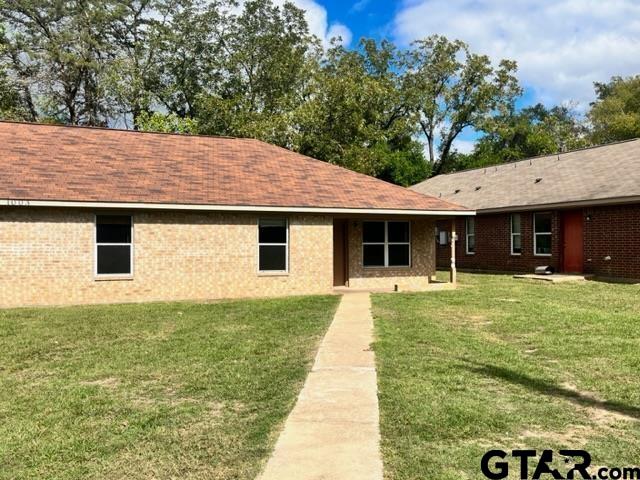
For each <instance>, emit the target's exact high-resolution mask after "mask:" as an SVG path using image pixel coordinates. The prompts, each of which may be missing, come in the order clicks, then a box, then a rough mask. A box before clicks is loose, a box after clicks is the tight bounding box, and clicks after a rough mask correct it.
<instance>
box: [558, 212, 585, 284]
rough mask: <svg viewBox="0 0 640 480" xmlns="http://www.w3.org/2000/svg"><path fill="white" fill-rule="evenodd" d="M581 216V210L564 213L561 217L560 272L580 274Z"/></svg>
mask: <svg viewBox="0 0 640 480" xmlns="http://www.w3.org/2000/svg"><path fill="white" fill-rule="evenodd" d="M582 218H583V216H582V210H572V211H569V212H564V214H563V215H562V229H563V234H562V238H563V241H564V245H563V251H562V270H563V271H564V272H566V273H582V265H583V236H582V230H583V219H582Z"/></svg>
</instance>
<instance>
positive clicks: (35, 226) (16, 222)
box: [0, 208, 333, 307]
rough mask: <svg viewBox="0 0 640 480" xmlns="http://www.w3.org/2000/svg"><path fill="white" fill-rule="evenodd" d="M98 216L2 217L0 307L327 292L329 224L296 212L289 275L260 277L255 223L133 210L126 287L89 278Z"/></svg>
mask: <svg viewBox="0 0 640 480" xmlns="http://www.w3.org/2000/svg"><path fill="white" fill-rule="evenodd" d="M94 215H95V212H93V211H88V210H79V209H78V210H76V209H73V210H72V209H52V208H38V209H36V208H30V209H20V208H6V209H2V210H0V272H2V275H0V306H2V307H12V306H25V305H58V304H85V303H111V302H114V303H116V302H141V301H155V300H199V299H216V298H237V297H257V296H279V295H298V294H319V293H329V292H331V290H332V285H333V236H332V229H333V225H332V218H331V217H330V216H321V215H292V216H289V217H288V218H289V223H290V233H289V234H290V250H289V255H290V257H289V258H290V260H289V265H290V271H289V274H288V275H280V276H275V275H274V276H263V275H259V274H258V264H257V262H258V245H257V222H258V216H257V215H254V214H243V213H213V212H205V213H196V212H179V213H173V212H158V211H142V212H135V213H134V214H133V218H134V276H133V279H132V280H109V281H106V280H96V279H95V277H94V261H95V260H94V229H95V225H94Z"/></svg>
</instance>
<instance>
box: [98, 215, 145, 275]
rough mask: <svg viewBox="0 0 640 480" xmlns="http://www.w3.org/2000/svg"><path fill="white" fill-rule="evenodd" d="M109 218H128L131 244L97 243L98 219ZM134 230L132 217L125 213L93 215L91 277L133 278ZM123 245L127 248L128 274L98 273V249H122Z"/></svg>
mask: <svg viewBox="0 0 640 480" xmlns="http://www.w3.org/2000/svg"><path fill="white" fill-rule="evenodd" d="M109 216H118V217H129V221H130V222H131V242H130V243H98V217H109ZM134 235H135V228H134V223H133V215H129V214H126V213H124V214H123V213H119V212H105V213H95V214H94V215H93V276H94V278H96V279H119V278H124V279H127V278H133V271H134V263H133V260H134V257H135V256H134V253H133V251H134V243H135V238H134ZM125 245H128V246H129V266H130V269H129V270H130V272H129V273H98V247H99V246H100V247H102V246H106V247H108V246H119V247H123V246H125Z"/></svg>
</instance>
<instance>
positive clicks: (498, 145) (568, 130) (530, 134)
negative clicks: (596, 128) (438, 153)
mask: <svg viewBox="0 0 640 480" xmlns="http://www.w3.org/2000/svg"><path fill="white" fill-rule="evenodd" d="M484 131H485V135H484V136H483V137H481V138H480V139H479V140H478V142H477V143H476V145H475V148H474V151H473V153H472V154H471V155H469V156H467V157H466V162H463V165H461V164H460V160H461V159H464V158H465V157H460V156H458V165H456V168H457V169H459V168H460V167H461V166H462V167H463V168H468V167H477V166H484V165H494V164H497V163H504V162H508V161H512V160H519V159H522V158H528V157H534V156H536V155H544V154H551V153H557V152H564V151H567V150H575V149H576V148H582V147H585V146H587V145H589V138H588V132H587V128H586V126H585V125H584V122H583V121H582V120H581V119H580V118H579V117H578V115H577V114H576V113H575V112H574V111H573V110H571V108H569V107H567V106H556V107H552V108H550V109H549V108H546V107H545V106H544V105H542V104H537V105H534V106H532V107H527V108H524V109H522V110H520V111H518V112H515V111H514V112H509V113H507V114H504V115H499V116H496V117H494V118H492V119H491V120H489V121H487V122H486V123H485V126H484Z"/></svg>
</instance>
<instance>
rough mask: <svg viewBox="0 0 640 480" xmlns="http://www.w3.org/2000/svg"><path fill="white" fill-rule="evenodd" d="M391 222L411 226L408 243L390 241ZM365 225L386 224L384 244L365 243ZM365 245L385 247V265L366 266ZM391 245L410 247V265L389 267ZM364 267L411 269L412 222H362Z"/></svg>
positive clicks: (362, 259)
mask: <svg viewBox="0 0 640 480" xmlns="http://www.w3.org/2000/svg"><path fill="white" fill-rule="evenodd" d="M389 222H393V223H406V224H408V226H409V241H408V242H390V241H389ZM365 223H384V242H365V241H364V224H365ZM365 245H384V265H365V264H364V246H365ZM389 245H408V246H409V263H408V264H407V265H389ZM361 261H362V267H363V268H411V222H410V221H408V220H365V221H363V222H362V258H361Z"/></svg>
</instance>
